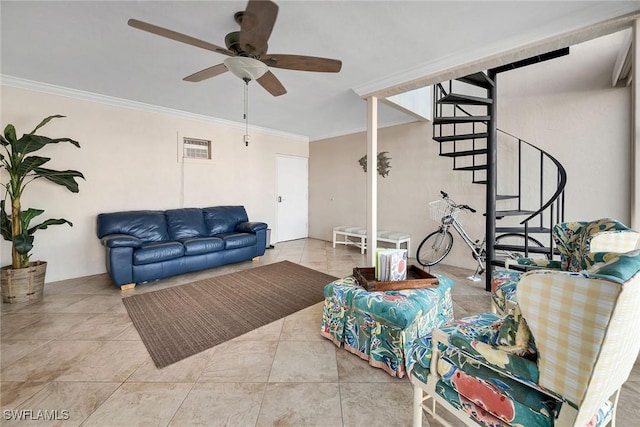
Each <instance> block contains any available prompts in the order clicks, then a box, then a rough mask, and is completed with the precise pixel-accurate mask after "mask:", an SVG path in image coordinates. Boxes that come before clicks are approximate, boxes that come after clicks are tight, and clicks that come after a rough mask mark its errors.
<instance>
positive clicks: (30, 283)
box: [0, 261, 47, 304]
mask: <svg viewBox="0 0 640 427" xmlns="http://www.w3.org/2000/svg"><path fill="white" fill-rule="evenodd" d="M46 271H47V263H46V262H44V261H36V262H32V263H31V264H30V265H29V267H27V268H19V269H13V268H11V266H7V267H2V269H0V272H1V274H0V285H1V287H2V302H6V303H10V304H11V303H16V302H34V301H38V300H40V299H42V293H43V290H44V276H45V273H46Z"/></svg>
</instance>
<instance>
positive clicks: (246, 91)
mask: <svg viewBox="0 0 640 427" xmlns="http://www.w3.org/2000/svg"><path fill="white" fill-rule="evenodd" d="M242 80H244V126H245V132H244V145H245V146H246V147H248V146H249V79H247V78H244V79H242Z"/></svg>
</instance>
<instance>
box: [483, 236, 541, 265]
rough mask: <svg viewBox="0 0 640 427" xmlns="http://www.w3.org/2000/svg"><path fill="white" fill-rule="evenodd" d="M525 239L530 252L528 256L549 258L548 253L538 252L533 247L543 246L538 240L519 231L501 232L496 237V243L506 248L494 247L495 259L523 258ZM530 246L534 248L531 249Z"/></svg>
mask: <svg viewBox="0 0 640 427" xmlns="http://www.w3.org/2000/svg"><path fill="white" fill-rule="evenodd" d="M525 241H526V242H528V243H527V247H528V248H529V250H530V252H529V254H528V257H529V258H533V259H549V254H548V253H540V252H539V251H536V249H535V248H543V247H544V245H543V244H542V243H540V241H538V240H536V239H534V238H533V237H531V236H525V235H524V234H519V233H507V234H502V235H500V236H498V237H497V238H496V245H505V246H508V248H503V249H496V251H495V258H494V260H496V261H506V260H508V259H512V260H516V259H518V258H523V257H524V256H525V255H524V254H525V250H524V248H525ZM531 248H534V249H533V250H532V249H531Z"/></svg>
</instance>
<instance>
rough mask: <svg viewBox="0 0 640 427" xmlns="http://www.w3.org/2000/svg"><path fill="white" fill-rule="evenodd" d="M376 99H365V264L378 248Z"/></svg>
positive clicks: (371, 263) (372, 261)
mask: <svg viewBox="0 0 640 427" xmlns="http://www.w3.org/2000/svg"><path fill="white" fill-rule="evenodd" d="M377 237H378V98H377V97H375V96H371V97H369V98H367V264H369V265H370V266H371V267H374V266H375V265H376V261H375V253H376V249H377V247H378V242H377Z"/></svg>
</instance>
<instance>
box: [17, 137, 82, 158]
mask: <svg viewBox="0 0 640 427" xmlns="http://www.w3.org/2000/svg"><path fill="white" fill-rule="evenodd" d="M59 142H70V143H71V144H73V145H75V146H76V147H78V148H80V143H79V142H78V141H74V140H73V139H71V138H56V139H53V138H49V137H46V136H41V135H33V134H25V135H22V136H21V137H20V139H19V140H18V141H16V143H15V144H13V150H14V151H15V152H16V153H20V154H29V153H32V152H34V151H38V150H40V149H42V148H43V147H44V146H46V145H47V144H57V143H59Z"/></svg>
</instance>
